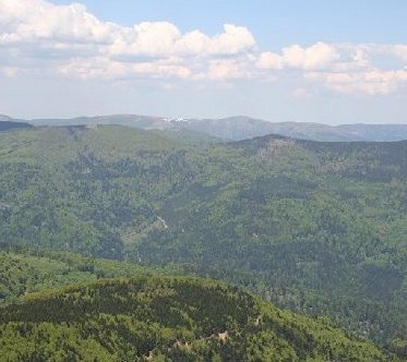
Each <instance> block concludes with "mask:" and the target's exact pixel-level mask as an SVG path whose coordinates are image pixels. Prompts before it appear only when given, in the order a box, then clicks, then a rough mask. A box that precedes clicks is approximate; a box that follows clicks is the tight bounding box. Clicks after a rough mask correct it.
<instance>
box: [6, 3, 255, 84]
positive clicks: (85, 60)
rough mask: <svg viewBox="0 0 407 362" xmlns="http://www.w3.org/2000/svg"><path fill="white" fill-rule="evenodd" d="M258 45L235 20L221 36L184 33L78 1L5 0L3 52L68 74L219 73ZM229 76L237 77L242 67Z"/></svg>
mask: <svg viewBox="0 0 407 362" xmlns="http://www.w3.org/2000/svg"><path fill="white" fill-rule="evenodd" d="M255 45H256V43H255V40H254V38H253V36H252V35H251V33H250V31H249V30H248V29H246V28H245V27H241V26H236V25H232V24H225V25H224V26H223V31H222V32H221V33H220V34H218V35H216V36H213V37H210V36H208V35H206V34H204V33H202V32H201V31H199V30H194V31H191V32H187V33H182V32H181V31H180V30H179V29H178V28H177V27H176V26H175V25H174V24H172V23H169V22H142V23H140V24H135V25H134V26H132V27H125V26H120V25H118V24H114V23H109V22H102V21H100V20H99V19H97V18H96V17H95V16H94V15H92V14H90V13H89V12H88V11H87V9H86V8H85V7H84V6H83V5H81V4H76V3H74V4H71V5H67V6H56V5H53V4H51V3H49V2H47V1H45V0H19V1H15V0H1V1H0V49H2V51H3V54H6V53H7V56H8V57H9V58H10V57H13V58H15V60H16V62H17V63H22V60H23V59H24V60H25V61H27V59H30V60H31V65H32V67H33V68H34V67H36V66H37V67H41V64H44V63H47V65H50V66H51V67H50V69H53V70H54V71H57V72H61V73H62V74H63V75H65V76H69V75H71V76H78V77H81V78H91V77H108V78H114V77H115V76H125V75H126V74H128V75H129V76H131V75H137V74H144V75H150V76H153V77H168V76H174V77H179V78H183V79H186V78H189V77H191V78H198V74H201V73H202V72H203V71H204V70H205V69H206V71H207V72H208V73H214V70H213V68H214V65H213V63H212V61H213V60H216V59H221V58H223V57H225V56H234V57H235V58H238V57H239V56H240V55H242V54H246V53H249V52H251V51H252V50H253V49H254V48H255ZM191 57H194V58H195V61H194V64H191V62H190V61H189V58H191ZM51 58H53V63H52V64H51V62H50V59H51ZM219 61H221V60H219ZM0 62H1V59H0ZM55 63H58V64H55ZM20 65H21V66H23V64H20ZM0 66H3V67H5V64H2V63H0ZM17 66H18V64H17ZM4 72H5V70H4V69H3V73H4ZM8 73H10V72H8ZM215 73H216V72H215ZM221 73H222V72H218V74H221ZM10 74H11V73H10ZM223 74H224V75H225V77H228V76H229V75H230V76H235V74H236V71H233V72H232V71H228V72H226V71H225V72H223ZM213 78H214V79H215V78H217V77H216V76H215V77H213Z"/></svg>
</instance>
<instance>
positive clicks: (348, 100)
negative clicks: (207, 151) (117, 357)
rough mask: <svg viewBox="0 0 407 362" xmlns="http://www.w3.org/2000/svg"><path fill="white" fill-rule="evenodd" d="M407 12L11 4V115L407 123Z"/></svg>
mask: <svg viewBox="0 0 407 362" xmlns="http://www.w3.org/2000/svg"><path fill="white" fill-rule="evenodd" d="M406 14H407V1H404V0H397V1H396V0H386V1H382V0H370V1H366V0H353V1H351V0H343V1H327V0H325V1H323V0H308V1H302V0H286V1H283V0H280V1H273V0H251V1H243V0H241V1H238V0H217V1H202V0H189V1H181V0H171V1H162V0H161V1H159V0H145V1H137V0H117V1H111V0H79V1H77V2H76V4H72V2H71V1H67V0H49V1H46V0H19V1H15V0H0V82H1V84H2V87H0V113H3V114H9V115H11V116H14V117H24V118H39V117H73V116H79V115H100V114H111V113H134V114H148V115H158V116H163V117H176V116H182V117H185V118H192V117H195V118H207V117H216V118H218V117H219V118H220V117H226V116H232V115H240V114H244V115H250V116H253V117H256V118H262V119H266V120H270V121H300V122H320V123H327V124H341V123H356V122H357V123H360V122H364V123H407V107H406V106H405V105H406V104H407V31H405V20H404V18H405V15H406ZM225 24H226V25H225Z"/></svg>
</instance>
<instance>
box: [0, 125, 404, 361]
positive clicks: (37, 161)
mask: <svg viewBox="0 0 407 362" xmlns="http://www.w3.org/2000/svg"><path fill="white" fill-rule="evenodd" d="M204 144H205V143H204ZM405 155H407V142H406V141H404V142H395V143H320V142H312V141H298V140H294V139H290V138H285V137H282V136H266V137H261V138H255V139H252V140H245V141H241V142H231V143H224V144H223V143H215V144H208V143H207V145H206V146H203V145H202V144H201V145H200V146H199V147H198V146H195V145H194V142H190V141H189V140H188V139H185V137H174V134H169V133H167V132H166V131H161V132H158V131H143V130H140V129H135V128H126V127H117V126H100V127H45V128H35V129H32V130H29V131H19V132H12V133H7V135H5V134H4V135H2V134H0V185H1V187H0V239H1V241H2V243H4V244H5V245H8V247H10V246H12V247H15V246H20V247H29V248H34V249H35V248H37V249H42V248H47V249H49V248H53V249H60V250H67V251H75V252H79V253H83V254H85V255H88V256H97V257H107V258H112V259H119V260H127V261H134V262H136V263H141V264H145V265H160V266H168V265H174V266H176V267H177V268H178V269H182V271H183V272H189V273H195V274H199V275H203V276H209V277H214V278H219V279H224V280H228V281H231V282H234V283H238V284H241V285H244V286H247V287H250V288H251V289H252V290H254V291H255V292H257V293H259V294H260V295H262V296H264V297H266V298H267V299H270V300H272V301H274V302H275V303H277V305H278V306H282V307H286V308H290V309H292V310H295V311H300V312H303V313H307V314H309V315H314V316H315V315H320V314H326V315H329V316H330V317H331V318H333V319H335V321H336V322H338V323H339V324H340V325H341V326H343V327H346V328H347V329H348V330H349V331H353V332H355V333H357V334H358V335H363V336H366V337H367V338H370V339H371V340H373V341H375V342H378V343H380V344H381V345H384V346H386V347H387V348H389V349H390V350H393V351H396V352H397V353H399V354H400V355H403V354H406V344H407V270H406V268H407V249H406V245H407V244H406V235H407V185H406V183H407V160H406V158H405Z"/></svg>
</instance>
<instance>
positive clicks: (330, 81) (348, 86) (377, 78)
mask: <svg viewBox="0 0 407 362" xmlns="http://www.w3.org/2000/svg"><path fill="white" fill-rule="evenodd" d="M306 78H307V79H308V80H310V81H314V82H321V83H323V84H324V85H325V86H326V87H328V88H330V89H332V90H335V91H338V92H341V93H351V94H352V93H356V94H360V93H362V94H368V95H386V94H390V93H393V92H395V91H396V90H397V89H399V87H401V86H402V85H403V84H404V83H407V69H401V70H392V71H380V70H377V69H375V70H370V71H366V72H358V73H316V72H313V73H308V74H306Z"/></svg>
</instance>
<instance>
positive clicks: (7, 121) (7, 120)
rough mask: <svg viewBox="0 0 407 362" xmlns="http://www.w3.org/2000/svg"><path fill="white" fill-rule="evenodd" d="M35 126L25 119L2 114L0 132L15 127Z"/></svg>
mask: <svg viewBox="0 0 407 362" xmlns="http://www.w3.org/2000/svg"><path fill="white" fill-rule="evenodd" d="M32 127H33V126H32V125H31V124H29V123H27V122H25V121H20V120H16V119H13V118H11V117H8V116H5V115H3V114H0V132H5V131H11V130H14V129H24V128H32Z"/></svg>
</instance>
